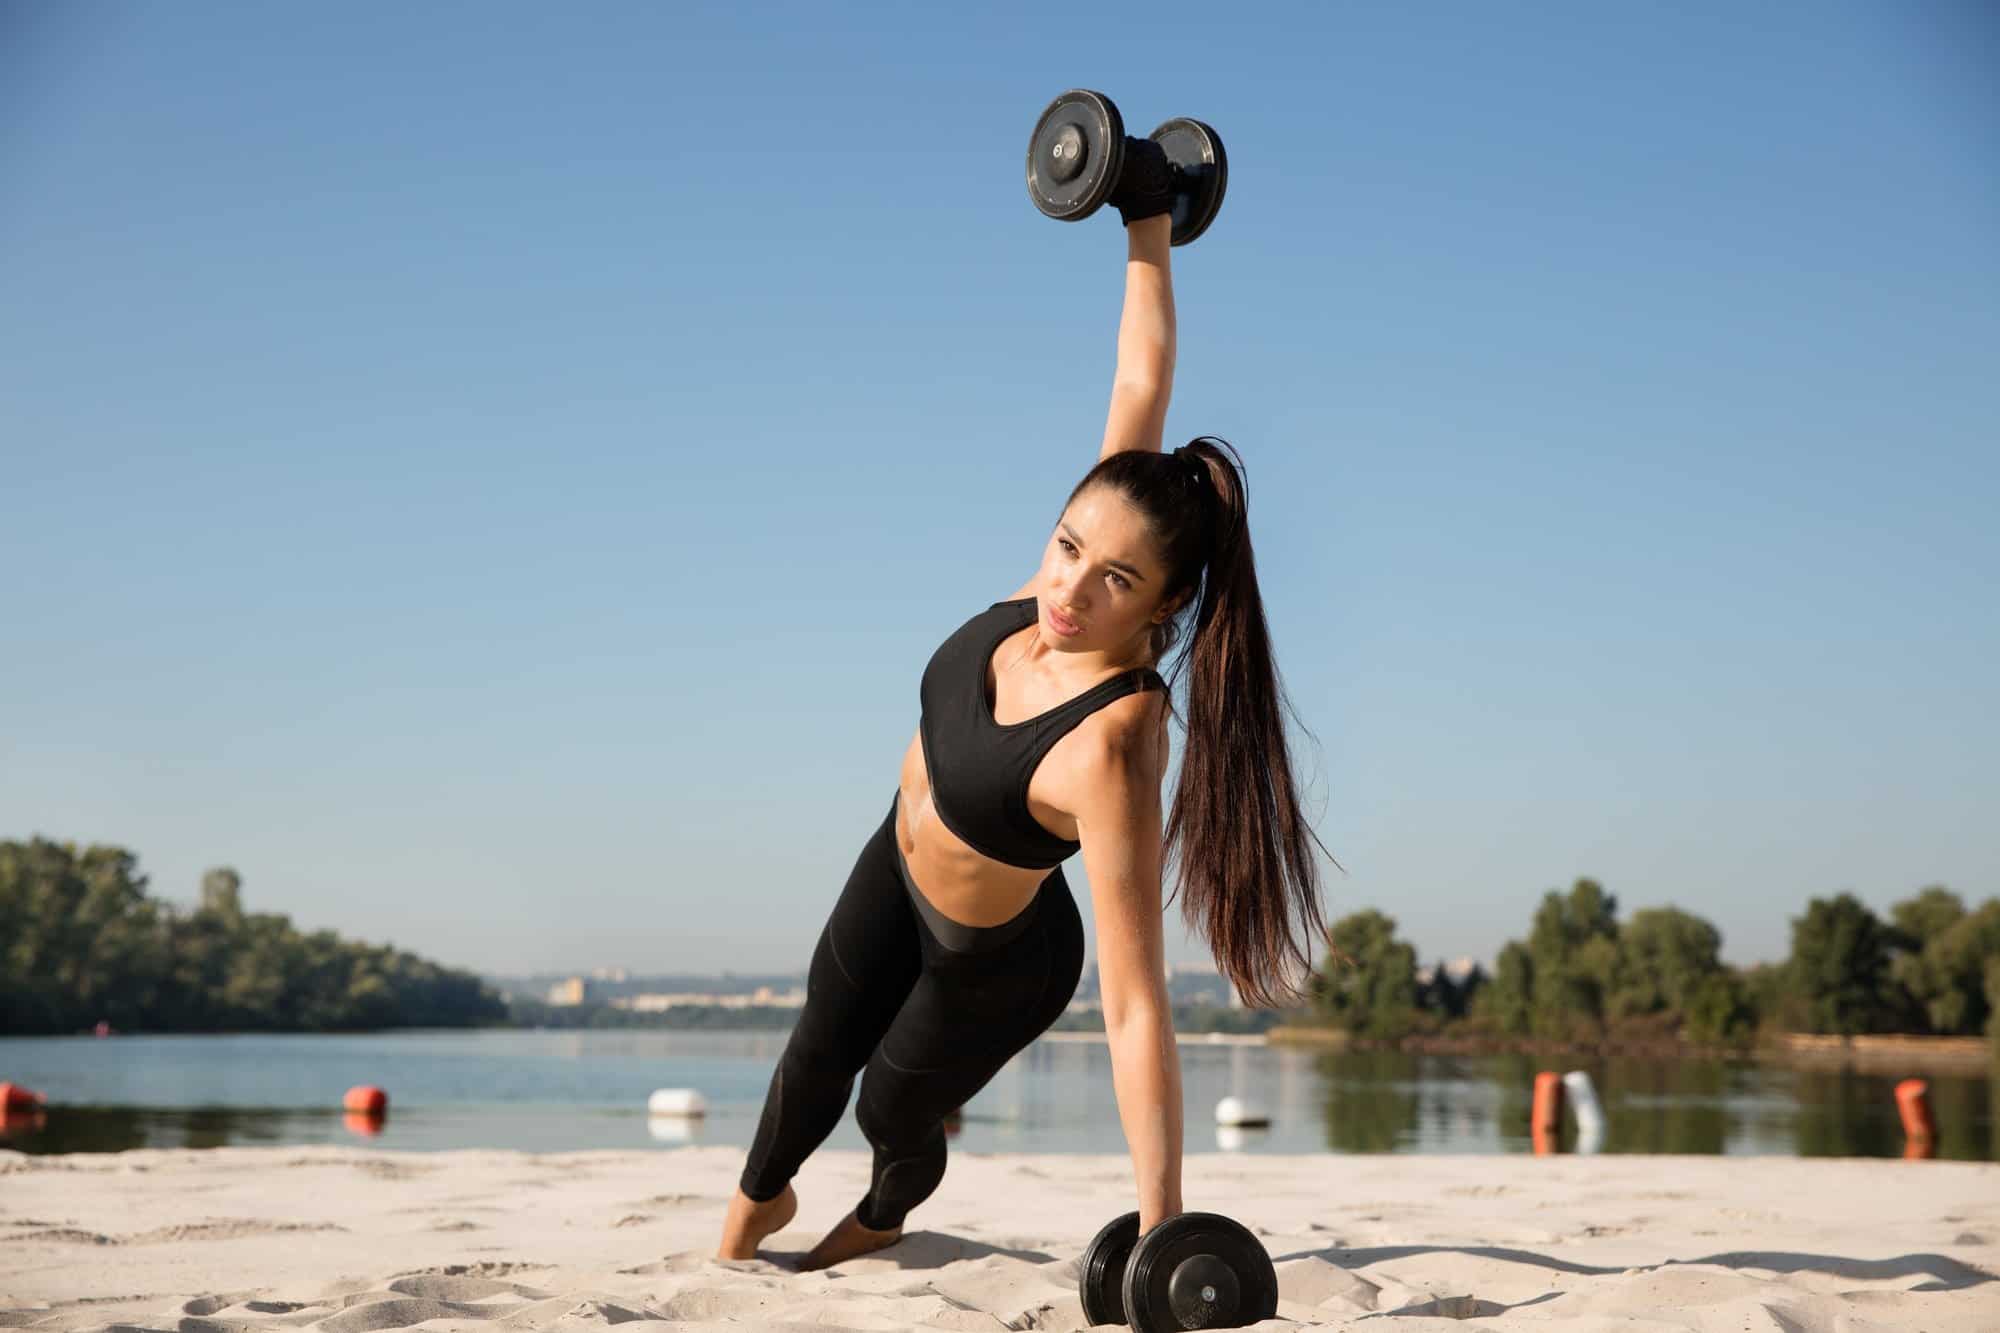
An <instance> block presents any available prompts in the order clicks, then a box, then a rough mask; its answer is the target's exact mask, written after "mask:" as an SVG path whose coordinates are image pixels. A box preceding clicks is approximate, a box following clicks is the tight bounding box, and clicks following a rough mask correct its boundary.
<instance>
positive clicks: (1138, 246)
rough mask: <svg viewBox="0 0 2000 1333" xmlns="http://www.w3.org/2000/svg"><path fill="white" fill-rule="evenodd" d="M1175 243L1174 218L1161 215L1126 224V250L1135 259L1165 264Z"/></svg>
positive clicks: (1167, 214)
mask: <svg viewBox="0 0 2000 1333" xmlns="http://www.w3.org/2000/svg"><path fill="white" fill-rule="evenodd" d="M1173 243H1174V217H1173V214H1171V213H1160V214H1157V215H1155V216H1153V217H1150V218H1140V219H1139V220H1138V221H1137V222H1132V223H1128V224H1126V227H1125V249H1126V252H1127V253H1128V254H1129V255H1130V256H1131V257H1132V258H1134V259H1150V260H1153V261H1154V262H1156V263H1162V264H1163V263H1165V262H1166V260H1167V255H1168V252H1169V251H1170V250H1171V249H1172V248H1173Z"/></svg>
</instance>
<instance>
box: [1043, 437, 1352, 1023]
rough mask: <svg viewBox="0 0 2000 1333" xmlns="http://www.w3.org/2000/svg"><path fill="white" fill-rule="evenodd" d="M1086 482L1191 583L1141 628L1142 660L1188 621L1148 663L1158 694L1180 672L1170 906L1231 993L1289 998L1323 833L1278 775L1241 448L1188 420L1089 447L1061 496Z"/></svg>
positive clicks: (1252, 998)
mask: <svg viewBox="0 0 2000 1333" xmlns="http://www.w3.org/2000/svg"><path fill="white" fill-rule="evenodd" d="M1090 486H1108V487H1111V488H1112V489H1114V490H1115V491H1117V492H1118V493H1119V494H1120V495H1122V496H1124V497H1125V499H1126V500H1128V501H1129V502H1131V504H1132V505H1133V506H1134V507H1135V508H1137V509H1138V510H1139V511H1140V513H1142V514H1144V515H1145V517H1146V521H1147V524H1148V526H1150V527H1151V528H1152V530H1153V532H1154V534H1155V536H1156V537H1157V538H1158V539H1159V542H1160V550H1161V557H1162V562H1163V563H1164V565H1165V566H1166V569H1167V588H1166V590H1165V592H1164V593H1163V595H1162V600H1163V601H1164V600H1170V599H1172V598H1173V597H1175V596H1177V595H1178V594H1180V593H1182V592H1184V591H1185V592H1189V593H1190V594H1196V595H1194V596H1191V597H1190V600H1189V603H1188V605H1189V606H1191V607H1192V608H1193V612H1192V614H1191V615H1190V614H1188V613H1187V610H1186V608H1183V609H1182V611H1181V612H1180V613H1177V614H1176V615H1174V616H1170V617H1168V618H1167V620H1166V621H1165V622H1163V623H1162V624H1161V625H1159V626H1158V627H1157V628H1156V629H1155V630H1154V637H1153V644H1152V647H1153V652H1154V660H1155V661H1157V662H1161V663H1164V662H1165V661H1166V660H1167V654H1168V653H1169V652H1171V651H1172V650H1173V647H1174V645H1175V643H1176V642H1177V641H1179V639H1180V637H1181V628H1180V625H1181V623H1183V622H1188V621H1191V622H1192V624H1193V634H1192V637H1191V639H1190V641H1189V643H1188V645H1187V647H1186V649H1185V650H1184V651H1183V652H1182V653H1181V655H1180V656H1179V657H1178V658H1177V659H1176V660H1175V661H1174V663H1173V666H1172V668H1171V670H1170V671H1167V672H1163V673H1162V674H1163V675H1164V676H1165V678H1166V681H1167V688H1168V691H1169V693H1168V699H1169V707H1171V706H1172V704H1171V700H1172V692H1173V690H1174V689H1175V687H1176V686H1177V684H1178V683H1179V681H1180V680H1181V677H1182V676H1183V674H1186V675H1187V677H1188V683H1187V690H1186V698H1187V715H1186V717H1185V718H1184V719H1183V720H1182V725H1183V726H1184V727H1185V728H1186V731H1187V743H1186V745H1185V747H1184V748H1183V750H1182V754H1181V769H1180V780H1179V782H1178V784H1177V786H1176V787H1175V791H1174V798H1173V807H1172V810H1171V811H1170V812H1169V813H1168V815H1167V821H1166V828H1165V830H1164V832H1165V839H1166V848H1165V856H1164V859H1165V861H1166V863H1167V865H1169V866H1172V867H1177V869H1178V872H1179V874H1178V879H1179V886H1178V887H1179V890H1180V891H1181V893H1182V897H1181V916H1182V918H1183V919H1184V920H1185V921H1186V922H1187V924H1188V926H1189V927H1190V928H1191V929H1193V930H1195V931H1196V932H1197V933H1199V934H1200V935H1201V936H1202V938H1204V939H1205V940H1207V941H1208V945H1209V948H1210V950H1211V951H1212V952H1213V953H1214V955H1215V960H1216V965H1217V966H1218V967H1219V968H1221V970H1222V973H1223V975H1224V976H1226V977H1227V978H1228V979H1229V982H1230V984H1231V985H1232V986H1234V987H1235V989H1236V993H1237V995H1238V996H1239V997H1240V998H1241V999H1242V1001H1243V1002H1244V1003H1245V1004H1249V1005H1254V1006H1257V1007H1260V1008H1270V1007H1275V1006H1277V1005H1280V1004H1286V1003H1293V1002H1296V1001H1298V1000H1300V999H1303V998H1304V997H1305V996H1306V994H1307V993H1308V990H1307V987H1308V986H1309V984H1310V981H1309V979H1310V977H1311V974H1312V969H1313V965H1314V963H1315V962H1316V961H1317V960H1316V959H1315V958H1314V956H1313V954H1312V952H1310V950H1311V948H1312V947H1313V946H1315V945H1318V944H1320V943H1322V942H1325V941H1326V939H1327V929H1326V923H1325V920H1324V918H1323V917H1322V915H1321V912H1320V903H1319V870H1318V865H1317V863H1316V862H1315V861H1314V859H1313V855H1312V849H1313V847H1314V846H1318V847H1319V849H1320V850H1321V851H1322V852H1325V851H1326V847H1325V845H1324V844H1323V843H1320V841H1319V836H1318V835H1317V834H1316V833H1314V832H1313V830H1312V827H1311V826H1310V825H1309V824H1308V823H1307V822H1306V819H1305V816H1304V814H1303V813H1302V812H1301V810H1300V809H1299V800H1298V792H1297V788H1296V785H1295V784H1294V782H1293V779H1292V764H1291V752H1290V748H1289V746H1288V745H1287V744H1286V741H1285V726H1284V717H1283V709H1284V707H1286V706H1287V704H1286V701H1285V698H1284V693H1283V688H1282V686H1281V684H1280V681H1279V677H1278V669H1277V663H1276V662H1275V661H1274V660H1273V658H1272V654H1271V636H1270V631H1269V629H1268V628H1267V627H1266V625H1265V623H1264V603H1263V599H1262V597H1261V596H1260V595H1259V593H1258V591H1257V568H1256V562H1255V560H1254V559H1253V557H1252V552H1251V549H1250V526H1249V492H1248V490H1247V489H1246V487H1245V484H1244V478H1243V466H1242V458H1241V457H1240V456H1239V455H1238V454H1237V453H1236V450H1235V449H1234V448H1233V447H1231V446H1230V445H1229V444H1228V443H1226V442H1225V441H1222V440H1218V439H1216V438H1215V437H1214V436H1209V435H1204V436H1201V437H1200V438H1198V439H1195V440H1191V441H1189V442H1188V443H1187V444H1185V445H1182V446H1181V447H1180V448H1178V449H1176V450H1174V451H1173V452H1172V453H1171V454H1162V453H1156V452H1153V451H1152V450H1142V449H1134V450H1124V451H1121V452H1119V453H1115V454H1112V455H1110V456H1109V457H1107V458H1104V459H1101V460H1099V462H1098V464H1097V466H1096V467H1094V468H1092V469H1091V470H1090V471H1089V472H1088V473H1087V474H1085V476H1084V478H1083V480H1082V481H1080V482H1078V483H1077V485H1076V489H1075V490H1073V491H1071V492H1070V499H1071V500H1074V499H1075V498H1076V497H1077V495H1078V494H1079V493H1081V492H1082V491H1083V490H1084V489H1085V488H1086V487H1090ZM1308 734H1310V733H1308ZM1328 859H1329V860H1331V859H1332V855H1331V853H1329V854H1328ZM1335 864H1336V865H1337V864H1338V863H1337V862H1336V863H1335ZM1169 901H1171V897H1170V898H1169ZM1295 927H1296V928H1297V929H1296V930H1295ZM1301 934H1303V935H1304V937H1305V939H1306V940H1307V941H1309V943H1307V944H1302V943H1301V942H1300V938H1299V936H1300V935H1301Z"/></svg>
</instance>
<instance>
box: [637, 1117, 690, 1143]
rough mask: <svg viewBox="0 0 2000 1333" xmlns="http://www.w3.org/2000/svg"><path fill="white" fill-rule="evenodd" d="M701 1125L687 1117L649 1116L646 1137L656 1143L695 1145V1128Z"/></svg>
mask: <svg viewBox="0 0 2000 1333" xmlns="http://www.w3.org/2000/svg"><path fill="white" fill-rule="evenodd" d="M701 1123H702V1122H701V1121H699V1120H690V1119H688V1118H687V1117H686V1116H671V1115H654V1116H647V1117H646V1137H648V1138H650V1139H651V1140H652V1141H653V1142H655V1143H693V1142H694V1133H695V1126H697V1125H699V1124H701Z"/></svg>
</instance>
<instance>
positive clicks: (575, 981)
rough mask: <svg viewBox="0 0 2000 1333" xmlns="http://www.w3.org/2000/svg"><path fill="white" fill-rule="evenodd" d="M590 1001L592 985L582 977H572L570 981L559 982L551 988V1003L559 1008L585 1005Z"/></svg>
mask: <svg viewBox="0 0 2000 1333" xmlns="http://www.w3.org/2000/svg"><path fill="white" fill-rule="evenodd" d="M589 1000H590V983H589V982H587V981H585V980H584V979H583V978H582V977H571V978H570V979H569V980H568V981H558V982H557V983H556V984H555V985H553V986H551V987H549V1003H550V1004H553V1005H557V1006H566V1005H573V1004H585V1003H587V1002H588V1001H589Z"/></svg>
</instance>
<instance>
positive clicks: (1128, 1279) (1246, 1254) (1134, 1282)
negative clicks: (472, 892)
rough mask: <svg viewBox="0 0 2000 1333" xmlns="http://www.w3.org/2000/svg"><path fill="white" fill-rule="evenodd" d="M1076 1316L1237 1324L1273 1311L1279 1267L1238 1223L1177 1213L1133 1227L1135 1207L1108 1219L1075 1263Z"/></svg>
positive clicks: (1139, 1325)
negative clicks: (1079, 1301)
mask: <svg viewBox="0 0 2000 1333" xmlns="http://www.w3.org/2000/svg"><path fill="white" fill-rule="evenodd" d="M1076 1285H1077V1291H1078V1293H1079V1294H1080V1295H1081V1296H1082V1297H1083V1317H1084V1319H1085V1320H1086V1321H1087V1322H1089V1323H1092V1324H1126V1323H1129V1324H1130V1325H1131V1326H1132V1327H1133V1328H1135V1329H1138V1330H1139V1333H1165V1330H1168V1329H1181V1328H1241V1327H1242V1326H1243V1325H1245V1324H1254V1323H1256V1322H1257V1321H1258V1320H1260V1319H1270V1318H1272V1317H1274V1316H1275V1315H1276V1314H1277V1313H1278V1270H1277V1269H1276V1268H1274V1267H1273V1266H1272V1264H1271V1256H1270V1255H1269V1254H1268V1253H1266V1252H1265V1250H1264V1247H1263V1245H1262V1244H1260V1243H1259V1242H1258V1240H1257V1238H1256V1237H1255V1236H1253V1235H1251V1234H1250V1231H1249V1228H1247V1227H1245V1226H1244V1225H1243V1224H1242V1223H1240V1222H1236V1221H1233V1220H1231V1219H1230V1218H1227V1217H1224V1216H1223V1215H1222V1214H1220V1213H1180V1214H1178V1215H1176V1216H1174V1217H1169V1218H1167V1219H1166V1220H1164V1221H1162V1222H1161V1223H1160V1224H1159V1225H1157V1226H1155V1227H1154V1228H1153V1229H1152V1230H1151V1231H1148V1232H1147V1233H1146V1234H1145V1235H1144V1236H1143V1237H1142V1236H1140V1234H1139V1214H1137V1213H1127V1214H1125V1215H1124V1216H1123V1217H1120V1218H1117V1219H1115V1220H1114V1221H1112V1222H1110V1223H1108V1224H1107V1225H1106V1226H1105V1228H1104V1229H1103V1230H1102V1231H1100V1232H1098V1233H1097V1235H1096V1236H1094V1237H1093V1238H1092V1239H1091V1242H1090V1244H1089V1245H1088V1246H1086V1247H1085V1248H1084V1251H1083V1258H1082V1260H1081V1261H1080V1262H1079V1263H1078V1265H1077V1280H1076Z"/></svg>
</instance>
